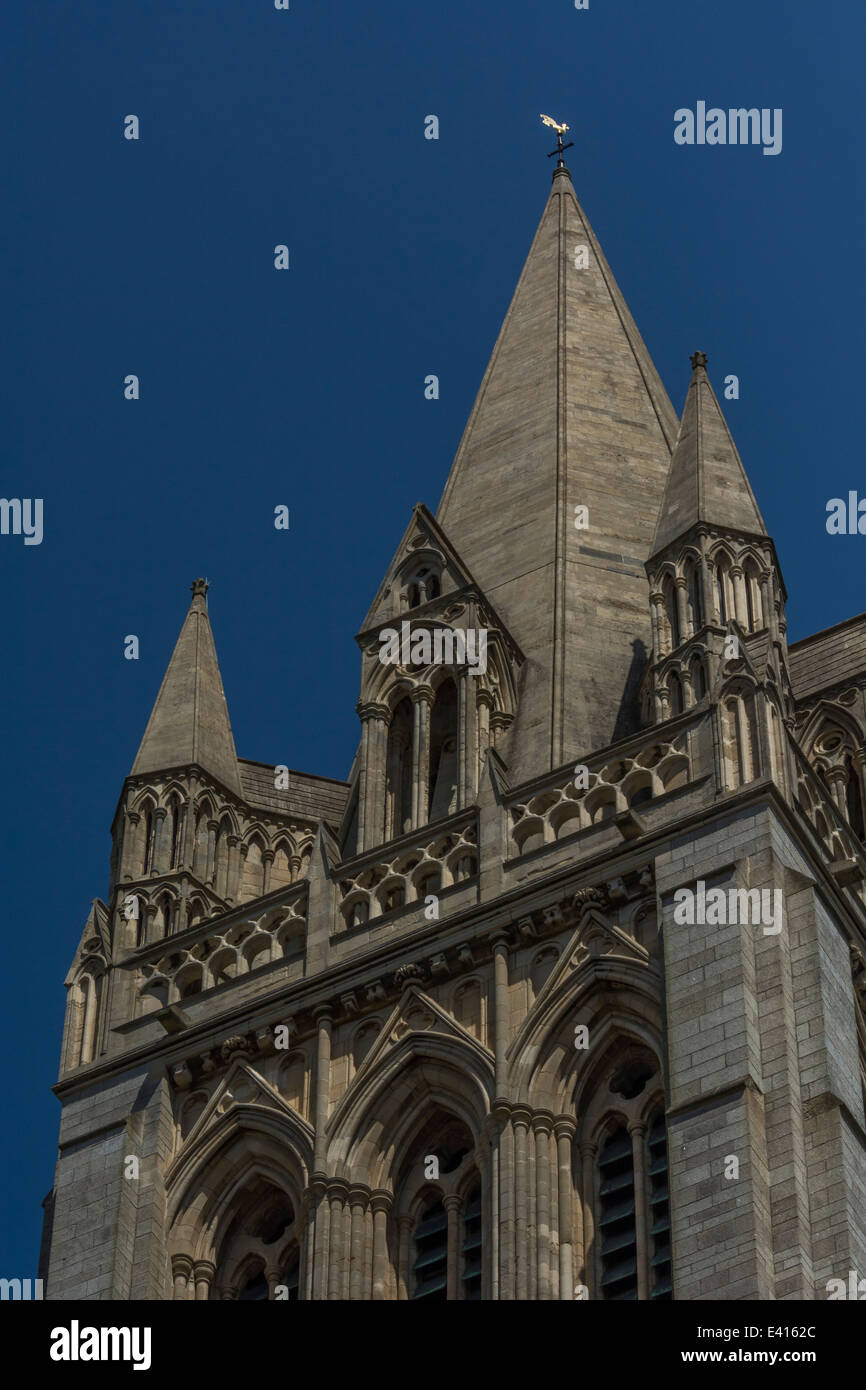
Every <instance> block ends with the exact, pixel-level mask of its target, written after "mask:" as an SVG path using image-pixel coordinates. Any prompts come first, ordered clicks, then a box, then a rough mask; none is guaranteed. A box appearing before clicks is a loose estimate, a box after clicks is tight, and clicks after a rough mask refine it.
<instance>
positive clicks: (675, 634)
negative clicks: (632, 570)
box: [662, 574, 682, 650]
mask: <svg viewBox="0 0 866 1390" xmlns="http://www.w3.org/2000/svg"><path fill="white" fill-rule="evenodd" d="M662 595H663V597H664V601H665V618H666V620H667V629H668V640H669V643H670V649H671V650H674V649H676V648H677V647H678V646H679V645H680V642H681V641H682V633H681V632H680V611H679V606H678V604H677V586H676V584H675V583H674V580H673V578H672V577H671V575H669V574H667V575H665V578H664V582H663V583H662Z"/></svg>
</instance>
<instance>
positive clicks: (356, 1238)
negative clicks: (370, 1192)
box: [349, 1187, 367, 1301]
mask: <svg viewBox="0 0 866 1390" xmlns="http://www.w3.org/2000/svg"><path fill="white" fill-rule="evenodd" d="M349 1210H350V1213H351V1234H350V1237H349V1241H350V1252H349V1298H350V1299H352V1300H353V1301H358V1300H360V1299H362V1298H363V1297H364V1230H365V1212H366V1210H367V1190H366V1188H363V1187H353V1188H351V1189H350V1191H349Z"/></svg>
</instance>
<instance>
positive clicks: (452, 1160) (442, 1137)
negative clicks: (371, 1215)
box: [398, 1110, 484, 1302]
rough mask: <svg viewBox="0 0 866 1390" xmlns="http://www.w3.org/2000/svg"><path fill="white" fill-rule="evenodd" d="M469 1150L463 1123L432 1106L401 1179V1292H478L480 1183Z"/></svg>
mask: <svg viewBox="0 0 866 1390" xmlns="http://www.w3.org/2000/svg"><path fill="white" fill-rule="evenodd" d="M473 1150H474V1141H473V1139H472V1136H471V1134H470V1132H469V1130H468V1129H467V1127H466V1125H465V1124H463V1123H462V1121H460V1120H457V1119H456V1118H455V1117H454V1116H452V1115H449V1114H447V1113H446V1112H443V1111H439V1110H437V1111H436V1112H435V1113H434V1114H432V1115H431V1116H430V1118H429V1120H428V1122H427V1123H426V1124H425V1126H424V1128H423V1130H422V1131H421V1132H420V1134H419V1135H418V1137H417V1139H416V1141H415V1143H414V1144H413V1145H412V1148H411V1151H410V1152H409V1154H408V1155H407V1159H406V1161H405V1163H404V1164H403V1166H402V1178H401V1181H400V1182H399V1183H398V1193H399V1197H398V1203H399V1210H400V1211H402V1213H403V1215H402V1216H401V1218H400V1226H401V1229H402V1230H403V1231H404V1232H405V1245H403V1244H402V1242H401V1254H400V1273H399V1278H400V1285H401V1288H402V1289H403V1295H402V1296H403V1297H408V1298H410V1299H432V1300H433V1301H434V1302H442V1301H445V1300H446V1299H453V1300H461V1299H467V1300H475V1299H480V1298H481V1297H482V1289H483V1279H484V1247H483V1221H482V1196H481V1191H482V1190H481V1180H480V1177H479V1175H478V1171H477V1169H476V1167H475V1160H474V1156H473Z"/></svg>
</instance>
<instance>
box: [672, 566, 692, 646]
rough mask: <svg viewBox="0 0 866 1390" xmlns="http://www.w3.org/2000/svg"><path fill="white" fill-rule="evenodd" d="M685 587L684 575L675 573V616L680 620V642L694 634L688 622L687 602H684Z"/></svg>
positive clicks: (685, 596)
mask: <svg viewBox="0 0 866 1390" xmlns="http://www.w3.org/2000/svg"><path fill="white" fill-rule="evenodd" d="M686 587H687V581H686V579H685V576H684V575H681V574H680V575H677V579H676V590H677V617H678V618H679V620H680V642H681V643H682V642H686V641H688V639H689V638H690V637H693V636H694V628H693V627H692V624H691V623H690V622H689V614H688V604H687V602H686V598H687V595H686Z"/></svg>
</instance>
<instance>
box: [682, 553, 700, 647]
mask: <svg viewBox="0 0 866 1390" xmlns="http://www.w3.org/2000/svg"><path fill="white" fill-rule="evenodd" d="M684 573H685V580H686V614H687V616H688V622H689V629H690V634H691V635H692V636H694V634H695V633H696V632H699V631H700V629H701V628H702V627H703V625H704V604H703V594H702V591H701V571H700V567H699V565H698V563H697V561H695V560H687V561H686V563H685V570H684Z"/></svg>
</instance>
